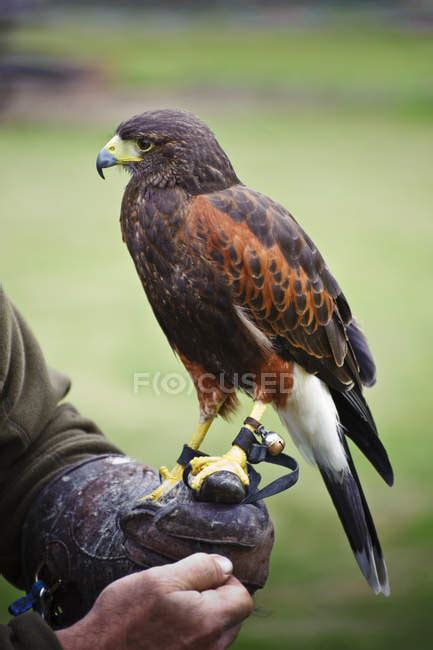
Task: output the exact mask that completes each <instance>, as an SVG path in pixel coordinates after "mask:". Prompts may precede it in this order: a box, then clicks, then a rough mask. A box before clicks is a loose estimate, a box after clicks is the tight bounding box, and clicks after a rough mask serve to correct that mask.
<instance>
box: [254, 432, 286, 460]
mask: <svg viewBox="0 0 433 650" xmlns="http://www.w3.org/2000/svg"><path fill="white" fill-rule="evenodd" d="M260 435H261V437H262V440H263V444H265V445H266V447H267V448H268V452H269V453H270V454H271V456H278V454H281V452H282V451H283V449H284V447H285V446H286V443H285V442H284V440H283V438H282V437H281V436H280V435H278V433H275V431H263V430H262V431H261V432H260Z"/></svg>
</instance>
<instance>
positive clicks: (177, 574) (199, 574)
mask: <svg viewBox="0 0 433 650" xmlns="http://www.w3.org/2000/svg"><path fill="white" fill-rule="evenodd" d="M232 571H233V565H232V563H231V562H230V560H229V559H228V558H226V557H224V556H222V555H208V554H207V553H196V554H195V555H190V556H189V557H186V558H184V559H183V560H180V561H179V562H175V563H174V564H166V565H164V566H161V567H154V568H153V569H148V570H147V571H146V572H145V573H146V574H147V578H148V579H149V580H154V581H155V584H156V583H157V584H158V585H159V588H158V590H159V591H164V592H170V591H191V590H192V591H205V590H207V589H217V588H218V587H220V586H221V585H223V584H224V583H225V582H227V580H228V579H229V577H230V576H231V574H232Z"/></svg>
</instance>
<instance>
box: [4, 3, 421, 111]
mask: <svg viewBox="0 0 433 650" xmlns="http://www.w3.org/2000/svg"><path fill="white" fill-rule="evenodd" d="M13 44H14V48H15V49H16V50H18V51H19V50H21V51H27V52H31V53H35V54H42V55H47V54H48V55H54V56H56V57H65V58H66V59H68V58H70V57H71V56H72V57H74V59H78V60H81V61H83V62H86V63H88V62H91V63H93V64H95V65H96V66H97V67H98V68H100V69H101V70H105V71H106V73H107V75H108V77H109V78H110V79H111V81H112V82H114V83H116V84H121V85H122V86H125V87H133V88H141V89H144V90H146V89H147V90H148V91H151V90H154V89H170V90H171V91H173V90H179V91H181V90H188V89H191V88H193V89H201V90H202V91H209V90H214V91H217V92H218V91H219V90H221V89H229V90H230V91H231V92H235V93H240V94H242V93H243V92H256V93H257V92H260V93H262V94H266V93H269V94H270V95H271V96H272V95H273V94H275V93H277V94H279V95H281V94H282V95H283V96H284V95H285V94H286V93H289V94H290V96H291V97H292V98H293V99H294V100H295V101H298V100H301V101H305V100H308V101H317V100H318V99H320V100H321V101H323V100H326V101H328V102H331V103H340V102H350V103H351V104H352V105H365V106H367V107H368V106H373V107H379V108H380V107H381V106H387V107H392V108H394V109H397V110H404V111H407V110H410V111H415V112H421V113H425V112H427V111H428V110H429V109H431V108H432V105H433V90H432V84H431V78H432V72H433V64H432V61H433V41H432V39H431V38H430V34H428V33H423V32H410V31H402V30H397V29H394V30H390V29H389V28H387V29H384V25H383V24H381V23H379V24H375V23H372V24H367V26H366V25H365V24H362V25H359V24H356V23H354V22H353V21H350V20H349V21H348V22H343V23H342V24H340V25H337V26H336V25H334V24H329V25H327V26H325V27H324V28H322V29H320V30H319V29H314V28H308V29H307V28H305V27H296V26H291V27H290V26H288V25H282V26H281V28H277V29H275V28H274V29H267V30H266V29H255V28H253V27H251V26H250V27H249V26H248V23H246V25H242V24H241V23H240V22H239V21H238V22H236V21H234V22H233V21H230V20H223V19H222V18H221V17H220V18H214V20H213V21H212V22H210V21H207V22H206V21H205V22H202V23H199V24H196V25H195V27H192V28H188V29H183V28H182V25H180V26H178V28H175V25H174V24H171V25H169V24H165V25H164V26H161V24H160V23H157V24H154V23H153V22H152V20H151V19H149V20H148V19H146V16H145V15H144V16H143V15H139V17H138V19H137V20H136V21H134V22H132V21H127V22H125V21H123V22H118V23H117V24H116V23H113V22H111V23H110V22H102V23H100V24H99V26H97V27H95V23H94V22H93V21H86V20H85V19H82V20H79V19H77V20H74V21H72V20H70V21H69V22H67V23H64V22H60V23H59V22H56V21H53V22H51V23H47V24H43V25H40V24H34V25H29V26H26V27H23V28H22V29H20V30H18V31H17V32H16V33H15V36H14V39H13Z"/></svg>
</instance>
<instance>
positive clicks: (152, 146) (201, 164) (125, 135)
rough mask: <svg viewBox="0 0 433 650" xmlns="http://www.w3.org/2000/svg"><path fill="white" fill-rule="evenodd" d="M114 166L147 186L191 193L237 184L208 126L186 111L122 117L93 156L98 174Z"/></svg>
mask: <svg viewBox="0 0 433 650" xmlns="http://www.w3.org/2000/svg"><path fill="white" fill-rule="evenodd" d="M113 165H123V166H124V167H125V169H126V170H127V171H129V172H130V173H131V174H133V175H134V176H135V177H138V179H139V180H140V181H142V183H143V185H144V186H146V187H148V186H153V187H159V188H165V187H174V186H175V185H176V186H179V187H183V188H184V189H185V190H186V191H187V192H189V193H190V194H204V193H208V192H213V191H216V190H221V189H224V188H226V187H230V186H231V185H235V184H237V183H239V179H238V178H237V176H236V174H235V172H234V169H233V167H232V165H231V163H230V160H229V159H228V157H227V155H226V154H225V153H224V151H223V150H222V148H221V147H220V145H219V144H218V142H217V140H216V138H215V136H214V134H213V133H212V131H211V130H210V129H209V127H208V126H206V124H204V123H203V122H202V121H201V120H199V119H198V117H196V116H195V115H193V114H192V113H188V112H186V111H177V110H168V109H167V110H157V111H148V112H146V113H142V114H141V115H135V116H134V117H131V118H130V119H129V120H126V121H125V122H122V123H121V124H120V125H119V126H118V127H117V130H116V134H115V135H114V137H113V138H112V139H111V140H110V141H109V142H107V144H106V145H105V147H104V148H103V149H101V151H100V152H99V154H98V158H97V160H96V168H97V170H98V173H99V175H100V176H101V177H102V178H104V175H103V172H102V169H103V168H104V167H112V166H113Z"/></svg>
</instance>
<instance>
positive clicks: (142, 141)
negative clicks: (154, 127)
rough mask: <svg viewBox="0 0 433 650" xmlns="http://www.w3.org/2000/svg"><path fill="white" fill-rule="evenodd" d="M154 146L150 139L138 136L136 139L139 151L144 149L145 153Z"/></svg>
mask: <svg viewBox="0 0 433 650" xmlns="http://www.w3.org/2000/svg"><path fill="white" fill-rule="evenodd" d="M154 146H155V145H154V143H153V142H151V141H150V140H146V138H139V139H138V140H137V147H138V148H139V149H140V151H144V152H145V153H146V152H147V151H150V150H151V149H153V147H154Z"/></svg>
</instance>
